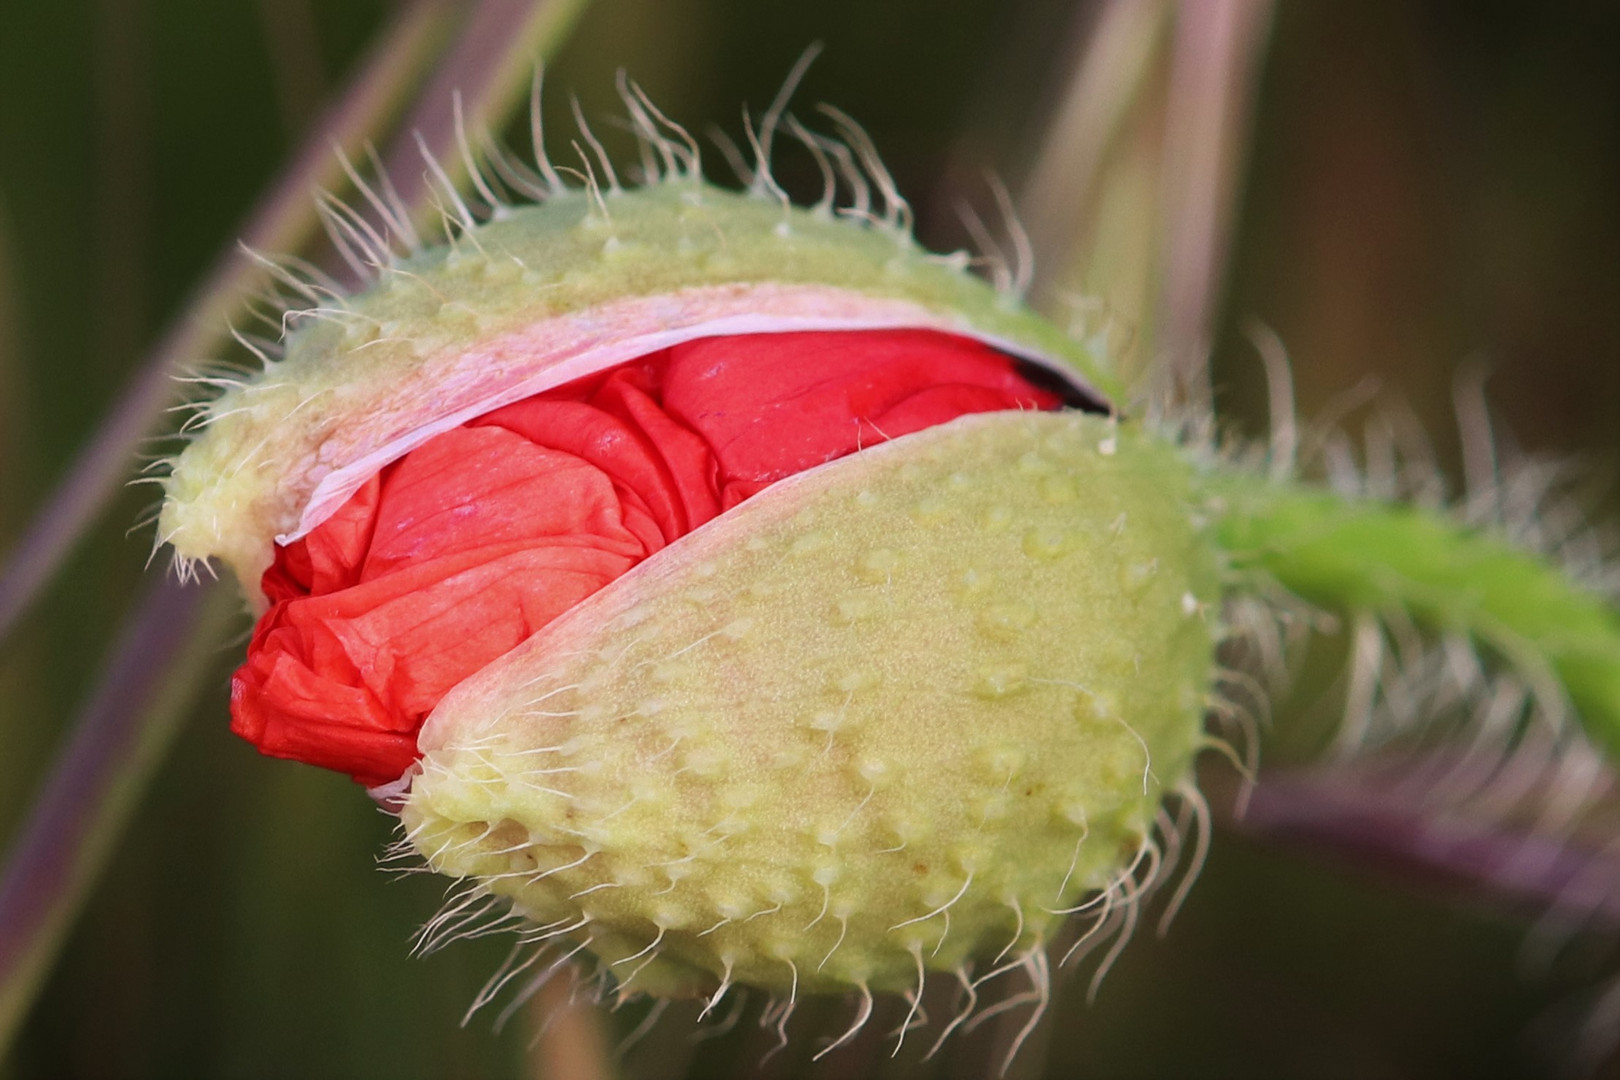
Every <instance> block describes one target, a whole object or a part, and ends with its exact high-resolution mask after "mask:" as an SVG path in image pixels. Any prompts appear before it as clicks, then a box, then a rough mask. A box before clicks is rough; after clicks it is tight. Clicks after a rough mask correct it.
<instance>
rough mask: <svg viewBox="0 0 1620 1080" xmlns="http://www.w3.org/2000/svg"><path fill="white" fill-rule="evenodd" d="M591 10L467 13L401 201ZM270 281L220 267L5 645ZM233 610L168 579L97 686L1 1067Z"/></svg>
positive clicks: (273, 229)
mask: <svg viewBox="0 0 1620 1080" xmlns="http://www.w3.org/2000/svg"><path fill="white" fill-rule="evenodd" d="M585 2H586V0H483V2H482V3H480V4H479V5H478V6H477V7H476V9H474V10H473V11H472V12H471V14H470V15H468V16H467V17H466V19H465V21H464V22H463V24H462V25H463V31H462V33H461V34H460V36H459V37H458V39H457V41H456V42H455V43H454V45H453V46H452V47H451V48H450V50H449V51H448V52H447V53H446V54H444V56H443V58H442V59H441V60H440V61H439V64H438V69H437V74H436V76H435V78H433V79H432V80H430V82H429V84H428V86H427V88H426V89H425V90H423V91H422V92H421V94H419V95H418V98H417V104H416V107H415V108H414V109H413V110H412V112H411V113H410V115H409V118H408V120H407V123H406V127H405V131H406V132H407V134H406V135H404V136H403V137H401V138H398V139H396V140H395V151H394V153H392V154H391V155H390V157H389V160H390V162H393V163H396V164H395V168H396V169H397V170H398V172H397V176H396V187H397V188H398V190H399V191H400V193H401V196H402V197H403V198H404V200H405V201H406V202H407V204H408V205H412V206H417V207H420V206H421V205H423V203H424V202H425V195H426V191H427V185H426V179H425V177H424V175H423V174H424V173H425V171H426V170H425V166H422V165H419V166H418V167H414V168H411V167H408V166H406V165H404V164H400V163H403V162H406V161H408V160H409V157H411V156H414V155H415V154H416V153H417V151H416V149H415V145H416V142H415V138H414V133H415V132H420V134H421V136H422V138H423V141H424V142H425V143H426V145H427V147H428V148H429V150H430V151H431V152H433V153H434V154H435V155H437V156H439V157H444V158H449V157H450V156H451V152H452V150H453V149H454V147H455V137H456V134H455V133H456V125H455V120H454V113H453V110H452V104H451V96H452V95H451V91H453V90H459V91H460V93H461V96H462V100H463V103H464V105H465V108H466V115H467V117H468V120H469V122H470V123H471V124H473V125H478V124H481V123H486V122H489V121H492V120H494V119H496V118H498V117H499V116H500V115H502V114H503V113H504V111H505V110H506V109H508V108H509V107H510V106H511V104H512V103H513V102H514V101H515V100H517V98H518V97H519V96H520V94H521V91H522V89H523V88H524V87H525V85H526V83H527V76H528V72H529V70H530V67H531V66H532V65H533V64H534V63H535V62H536V60H537V59H538V58H539V57H540V56H544V55H549V54H550V53H552V52H554V51H555V49H556V48H557V46H558V45H560V44H561V42H562V41H563V40H564V39H565V37H566V36H567V32H568V30H569V29H570V28H571V27H572V24H573V21H574V19H575V18H576V17H577V15H578V13H579V12H580V11H581V10H582V9H583V7H584V5H585ZM460 10H462V9H461V7H460V6H459V5H455V4H451V3H448V2H445V0H417V2H416V3H413V4H411V5H410V6H409V7H407V8H406V9H405V10H404V12H403V13H402V14H401V15H400V16H399V18H398V19H397V20H396V22H395V23H394V25H393V27H392V28H391V29H390V31H389V32H388V33H387V34H386V35H384V37H383V39H382V41H381V43H380V44H379V46H378V47H377V48H376V49H374V50H373V52H372V53H371V55H370V58H369V59H368V60H367V62H366V63H365V64H363V65H362V69H361V73H360V75H359V76H358V77H357V79H356V81H355V82H354V84H353V85H352V86H351V88H350V89H349V91H348V92H347V93H346V94H345V95H344V96H343V98H342V99H341V100H340V101H339V102H338V104H337V105H336V106H335V107H334V108H333V109H332V110H331V112H329V113H328V114H327V116H326V118H325V119H324V120H323V122H322V124H321V125H320V126H319V127H318V128H317V130H316V131H315V132H314V133H313V134H312V135H311V137H310V138H309V139H308V140H307V141H306V143H305V145H304V148H303V149H302V150H301V151H300V153H299V154H298V156H297V157H296V158H295V160H294V162H293V164H292V166H291V167H290V168H289V171H288V173H287V174H286V175H285V176H284V177H283V178H282V179H281V180H280V181H279V182H278V183H277V184H276V186H275V187H274V189H272V191H271V193H270V194H269V195H268V196H267V197H266V199H265V201H264V203H262V204H261V206H260V208H259V209H258V211H257V212H256V213H255V214H254V216H253V217H252V219H251V220H250V224H249V226H248V231H247V234H246V241H247V243H248V244H249V245H250V246H254V247H262V248H265V249H267V250H269V251H272V252H293V251H296V250H298V249H300V248H302V247H305V246H307V244H308V243H309V241H310V239H311V238H312V237H313V235H314V233H315V229H316V223H317V220H318V219H317V217H316V215H315V213H314V205H313V200H312V199H311V189H312V188H313V187H315V186H318V185H321V184H323V183H324V184H325V185H326V186H330V187H334V188H335V187H337V180H338V179H339V178H341V176H342V173H341V169H340V167H339V165H338V164H337V160H336V156H335V154H334V153H333V147H334V146H341V147H343V148H344V150H345V151H353V150H357V149H358V148H359V147H360V146H361V145H362V144H363V142H364V140H366V139H368V138H370V137H372V136H374V135H376V134H377V133H378V132H379V131H382V130H383V129H384V128H385V127H386V126H387V120H388V118H389V117H390V116H392V115H393V114H394V113H395V112H396V111H397V110H396V106H397V103H398V100H399V98H400V97H401V96H402V95H403V93H404V92H405V90H406V88H407V87H408V86H409V85H410V84H411V83H412V82H414V81H415V79H416V77H417V74H418V72H419V71H420V69H421V68H422V67H423V66H424V65H425V64H427V63H428V62H430V60H431V52H432V46H433V45H434V44H435V42H436V40H437V39H438V37H439V32H440V30H441V29H443V27H444V26H445V25H446V23H445V20H446V18H447V17H448V16H449V15H451V14H453V13H457V12H459V11H460ZM403 147H409V148H410V149H409V151H408V152H407V151H406V150H404V149H401V148H403ZM264 283H265V282H264V277H263V272H262V271H261V270H260V269H259V268H258V267H257V266H256V265H255V264H253V263H252V262H251V261H250V260H247V259H244V258H241V257H240V256H239V255H237V254H235V253H234V252H233V253H230V254H228V255H226V256H225V257H224V258H222V259H221V261H220V263H219V264H218V266H217V267H216V269H215V270H214V272H213V273H212V274H211V275H210V277H209V278H208V279H207V282H206V283H205V284H204V286H203V287H202V288H201V289H200V290H199V292H198V294H197V299H196V300H194V301H193V303H192V304H191V305H190V306H189V307H188V308H187V310H186V312H185V313H184V314H183V315H182V316H181V317H180V318H179V319H178V320H177V321H176V323H175V325H174V326H173V327H172V328H171V330H170V331H169V333H168V334H166V335H165V337H164V338H163V340H162V341H161V342H160V343H159V345H158V347H157V348H156V350H155V351H154V352H153V354H152V357H151V359H150V360H148V362H147V364H146V366H145V367H144V368H143V369H142V370H141V371H140V372H139V373H138V374H137V376H136V378H135V381H134V383H133V384H132V385H131V386H130V388H129V389H128V390H127V391H126V392H125V395H124V397H123V399H122V400H121V401H120V402H119V404H118V405H117V406H116V407H115V409H114V411H113V413H112V414H111V415H110V416H109V417H108V419H107V420H106V422H105V423H104V424H103V426H102V428H101V429H100V430H99V431H98V433H97V435H96V437H95V439H94V440H93V441H92V443H91V445H90V446H89V447H88V448H87V449H86V450H85V452H84V453H83V454H82V455H81V456H80V458H79V460H78V461H77V462H76V463H75V464H74V466H73V469H72V470H71V472H70V473H69V475H68V477H67V479H66V480H65V481H64V482H63V484H62V485H61V486H60V487H59V488H58V490H57V491H56V492H55V494H54V495H53V496H52V497H51V499H50V500H49V502H48V503H47V505H46V507H45V509H44V511H43V512H42V513H41V514H40V515H39V517H38V518H37V519H36V520H35V521H34V523H33V524H32V525H31V527H30V528H29V530H28V532H27V534H26V535H25V536H24V538H23V540H22V542H21V543H20V544H19V546H18V548H17V550H16V552H15V553H14V555H13V559H12V561H11V563H10V564H9V565H8V567H7V569H6V574H5V577H4V578H3V579H0V638H3V637H4V635H5V632H6V631H7V630H9V629H10V628H11V627H12V626H13V625H15V623H16V620H17V619H18V617H19V616H20V615H21V614H22V613H23V612H24V611H25V610H26V609H27V607H28V605H29V604H30V603H31V602H32V600H33V599H34V598H35V597H36V596H37V595H38V593H39V592H40V590H41V589H42V588H43V587H44V586H45V585H46V584H47V583H48V582H49V581H50V580H51V578H52V576H53V575H54V574H55V572H56V571H57V570H58V569H59V568H60V566H61V564H62V562H63V560H64V559H65V557H66V554H67V552H68V551H69V550H70V549H71V548H72V546H73V544H74V542H75V541H76V540H77V539H78V538H79V537H80V536H81V535H82V534H83V533H84V531H85V530H86V529H88V528H89V527H90V525H91V523H92V522H93V521H94V520H95V518H96V516H97V514H98V513H99V511H100V510H101V509H102V508H103V507H104V506H105V505H106V504H107V502H108V501H109V500H110V499H111V497H112V495H113V493H114V492H115V491H116V490H117V486H118V483H119V482H120V481H121V480H122V479H123V478H124V477H125V476H126V475H127V473H128V469H129V466H130V463H131V461H132V459H133V457H134V454H135V450H136V447H137V446H138V445H139V443H140V441H141V440H142V439H143V438H144V437H146V436H147V435H149V434H150V433H151V432H152V431H153V430H155V429H157V428H158V427H159V425H160V423H161V421H162V419H163V415H164V410H165V409H166V408H167V407H168V405H169V404H170V403H171V402H173V401H174V399H175V398H176V397H177V396H178V395H177V392H176V390H177V385H176V384H175V382H174V380H173V379H172V376H173V375H174V374H175V373H176V372H177V370H178V369H179V366H180V365H181V364H183V363H186V362H188V361H192V360H195V359H197V358H198V357H200V356H202V355H204V354H205V353H206V352H207V351H209V350H211V349H213V348H215V347H217V346H218V345H219V344H220V343H221V342H222V341H224V340H225V339H226V336H227V333H228V320H229V318H230V316H231V315H233V314H235V313H236V312H238V311H240V310H242V309H243V306H244V305H245V303H246V302H247V301H248V300H249V299H250V298H251V295H252V293H253V292H254V291H255V290H258V289H261V288H263V287H264ZM238 607H239V605H238V604H237V603H236V602H235V600H234V599H233V598H232V597H231V595H230V590H229V589H228V588H227V587H225V586H208V587H192V588H185V587H182V586H180V585H178V584H177V583H175V582H173V581H171V580H167V579H165V580H162V581H159V582H158V583H157V584H155V585H153V586H152V587H151V588H150V589H149V591H148V592H147V594H146V595H145V596H144V597H143V598H142V599H141V601H140V602H139V604H138V605H137V607H136V609H135V611H134V612H133V613H132V614H131V615H130V616H129V617H127V618H126V620H125V622H124V628H123V630H122V632H121V634H120V636H119V639H118V642H117V644H116V645H115V647H114V651H113V655H112V657H111V659H110V660H109V661H108V662H107V664H106V666H105V668H104V669H103V675H102V678H101V680H100V682H99V683H98V690H97V692H96V693H95V695H94V696H93V697H92V698H91V700H90V702H89V703H88V705H87V706H86V708H85V710H84V712H83V713H81V714H80V716H79V718H78V720H77V722H76V724H75V726H74V732H73V735H72V737H71V739H70V741H69V743H68V745H67V748H66V749H65V750H64V752H63V753H62V755H61V757H60V758H59V759H58V761H57V762H56V765H55V767H54V768H53V771H52V773H51V775H50V777H49V779H48V780H47V781H46V783H45V785H44V787H43V789H42V791H41V793H40V795H39V796H38V798H37V799H36V801H35V803H34V805H33V807H32V809H31V811H30V814H29V817H28V819H27V821H26V822H25V824H24V826H23V828H22V830H21V833H20V836H19V838H18V839H17V840H16V842H15V843H14V844H13V846H12V850H11V855H10V858H9V861H8V863H7V864H6V868H5V873H4V876H3V877H0V1056H3V1055H4V1052H5V1050H6V1048H7V1047H8V1046H9V1044H10V1041H11V1039H12V1037H13V1036H14V1035H15V1033H16V1029H17V1027H18V1025H19V1024H20V1023H21V1021H22V1019H23V1017H24V1016H25V1015H26V1014H27V1011H28V1008H29V1006H30V1004H31V1003H32V1001H33V999H34V996H35V994H36V993H37V991H38V989H39V986H40V984H41V982H42V981H43V979H44V976H45V974H46V973H47V972H48V971H49V969H50V965H51V962H52V961H53V960H54V958H55V956H56V953H57V951H58V950H59V949H60V947H61V944H62V941H63V939H64V937H65V936H66V933H67V930H68V928H69V927H70V926H71V924H72V921H73V918H74V916H75V915H76V914H77V912H78V910H79V908H80V907H81V906H82V904H83V900H84V898H85V896H86V895H87V894H88V892H89V890H90V889H91V887H92V886H93V885H94V882H95V879H96V877H97V875H98V874H99V872H100V870H101V869H102V866H103V864H104V863H105V861H106V857H107V854H108V853H109V852H110V851H111V850H112V848H113V846H114V844H115V842H116V840H117V838H118V836H119V835H120V833H121V832H122V831H123V827H124V825H125V824H126V822H127V821H128V819H129V817H130V815H131V812H132V811H133V809H134V807H135V805H136V804H137V802H138V801H139V798H140V795H141V793H142V792H143V791H144V789H145V785H146V782H147V780H149V779H150V777H151V775H152V773H153V771H154V770H155V768H156V767H157V765H158V763H159V762H160V761H161V759H162V756H163V753H164V751H165V750H166V749H167V747H168V745H169V742H170V740H171V739H172V737H173V734H174V732H175V730H176V729H177V727H178V725H179V721H180V718H181V717H183V716H184V715H185V712H186V711H187V708H188V706H189V704H190V702H191V701H192V699H193V697H194V696H195V693H196V690H197V688H198V681H199V679H200V678H201V676H202V674H203V673H204V672H205V671H207V670H208V664H207V662H206V661H207V659H208V658H209V657H211V656H212V655H213V651H214V648H215V646H216V643H218V642H219V641H221V640H222V639H223V637H224V632H225V628H226V627H227V626H228V624H229V621H230V618H231V616H232V614H233V612H234V611H236V610H237V609H238Z"/></svg>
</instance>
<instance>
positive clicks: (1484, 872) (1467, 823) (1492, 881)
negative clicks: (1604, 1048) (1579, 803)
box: [1216, 763, 1620, 930]
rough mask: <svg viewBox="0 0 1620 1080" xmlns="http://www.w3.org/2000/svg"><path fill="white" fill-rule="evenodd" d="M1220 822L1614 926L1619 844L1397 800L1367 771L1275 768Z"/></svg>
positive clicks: (1562, 916)
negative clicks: (1241, 808)
mask: <svg viewBox="0 0 1620 1080" xmlns="http://www.w3.org/2000/svg"><path fill="white" fill-rule="evenodd" d="M1411 767H1412V766H1411V765H1408V766H1407V768H1408V769H1410V768H1411ZM1384 769H1385V770H1386V771H1387V769H1388V765H1387V763H1386V764H1385V766H1384ZM1223 801H1225V800H1217V802H1216V805H1217V806H1218V805H1219V804H1220V802H1223ZM1224 821H1225V824H1226V825H1227V826H1228V827H1230V828H1231V829H1233V830H1234V831H1236V832H1240V833H1244V834H1247V835H1250V836H1254V837H1258V838H1261V839H1264V840H1266V841H1268V842H1274V843H1282V844H1287V845H1291V846H1296V847H1300V848H1309V849H1310V850H1312V851H1316V852H1322V851H1330V852H1338V853H1340V854H1342V855H1348V856H1351V857H1353V858H1355V859H1356V860H1357V861H1359V862H1362V863H1364V864H1367V863H1370V864H1372V865H1374V866H1378V867H1382V868H1385V869H1388V870H1390V871H1392V872H1396V873H1400V874H1402V875H1405V876H1408V877H1415V878H1417V879H1418V880H1423V881H1427V882H1430V883H1432V884H1435V885H1438V886H1441V887H1442V888H1444V887H1447V886H1450V887H1452V888H1455V889H1457V890H1458V891H1459V892H1461V893H1462V894H1464V895H1467V896H1473V897H1479V896H1485V897H1489V898H1491V899H1492V900H1493V901H1495V902H1503V901H1505V902H1507V903H1508V904H1509V905H1511V906H1515V907H1519V908H1521V909H1523V910H1527V911H1529V912H1532V913H1534V914H1536V915H1538V916H1539V915H1547V914H1549V913H1550V914H1552V915H1553V916H1554V917H1555V918H1556V919H1558V920H1560V921H1563V922H1567V923H1569V924H1570V925H1571V926H1576V925H1579V924H1583V923H1584V924H1589V925H1592V926H1604V927H1607V928H1608V929H1611V930H1612V929H1615V928H1620V847H1617V846H1616V845H1615V844H1614V843H1609V844H1607V845H1598V844H1594V843H1593V842H1592V838H1591V837H1590V836H1583V835H1581V834H1570V835H1560V834H1556V833H1550V832H1548V831H1547V830H1545V829H1538V828H1537V827H1536V826H1535V824H1534V823H1528V824H1526V825H1525V826H1524V827H1523V828H1522V829H1518V828H1514V827H1513V826H1512V825H1510V824H1507V823H1504V822H1500V821H1493V820H1489V819H1484V820H1482V819H1481V816H1480V815H1479V814H1478V813H1472V814H1471V813H1469V812H1468V811H1467V809H1466V808H1460V809H1456V810H1453V811H1452V812H1449V813H1447V812H1445V811H1444V810H1443V809H1437V808H1436V807H1435V806H1434V805H1433V804H1432V801H1431V802H1425V801H1421V800H1419V799H1416V798H1414V797H1412V795H1411V794H1410V793H1404V794H1403V792H1402V791H1401V790H1400V788H1399V786H1398V785H1392V784H1391V783H1390V782H1389V777H1388V776H1387V775H1380V774H1379V773H1378V772H1377V771H1376V770H1375V769H1374V768H1371V767H1357V766H1355V765H1353V764H1345V763H1339V764H1335V765H1333V766H1332V767H1331V768H1329V767H1320V768H1310V769H1295V770H1272V771H1270V772H1268V773H1267V774H1266V775H1265V777H1264V779H1262V781H1261V782H1260V783H1259V784H1258V785H1256V787H1255V789H1254V791H1253V794H1252V795H1251V796H1250V799H1249V802H1248V806H1247V809H1246V812H1245V813H1244V814H1243V816H1242V817H1240V818H1233V817H1231V816H1230V815H1227V816H1226V817H1225V818H1224Z"/></svg>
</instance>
